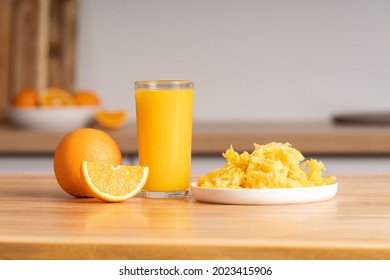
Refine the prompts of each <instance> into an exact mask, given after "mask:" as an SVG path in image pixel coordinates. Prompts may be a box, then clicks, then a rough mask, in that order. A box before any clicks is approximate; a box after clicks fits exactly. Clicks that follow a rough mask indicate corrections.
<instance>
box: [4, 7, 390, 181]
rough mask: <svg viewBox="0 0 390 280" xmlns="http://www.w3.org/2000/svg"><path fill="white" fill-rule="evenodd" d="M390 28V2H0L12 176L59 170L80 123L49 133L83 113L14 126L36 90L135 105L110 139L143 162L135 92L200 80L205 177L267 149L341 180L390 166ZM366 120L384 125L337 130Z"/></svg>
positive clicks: (198, 163)
mask: <svg viewBox="0 0 390 280" xmlns="http://www.w3.org/2000/svg"><path fill="white" fill-rule="evenodd" d="M389 28H390V1H388V0H371V1H369V0H316V1H309V0H296V1H290V0H274V1H271V0H257V1H255V0H240V1H238V0H234V1H233V0H225V1H222V0H210V1H206V0H185V1H184V0H165V1H158V0H111V1H108V0H0V172H52V156H53V154H54V151H55V148H56V146H57V144H58V142H59V141H60V139H61V138H62V137H63V136H64V134H65V133H66V132H67V129H68V127H67V129H62V130H60V129H59V131H50V129H48V128H49V127H50V128H54V130H56V129H58V128H61V126H60V125H59V122H60V121H61V120H64V121H67V122H68V124H70V125H74V124H75V121H74V120H75V118H77V116H76V114H75V113H73V112H71V113H68V115H67V117H57V118H54V117H53V116H49V117H48V116H46V115H45V116H44V121H51V124H50V125H49V124H48V123H47V122H46V123H45V125H44V126H43V128H44V129H41V130H34V129H31V127H30V129H24V128H25V127H24V128H22V129H20V127H16V126H13V125H12V122H7V121H9V120H8V119H10V117H12V116H13V115H12V113H13V111H12V110H11V109H12V106H11V101H12V100H13V98H14V97H15V95H17V94H18V93H19V92H20V91H21V90H23V89H25V88H33V89H35V90H37V91H41V90H42V89H45V88H47V87H55V88H59V89H64V90H66V91H68V92H69V93H74V92H75V91H78V90H87V91H91V92H94V93H96V94H97V95H98V96H99V98H100V101H101V104H102V105H103V107H104V108H105V109H107V110H109V109H113V110H116V109H121V110H125V111H127V113H128V115H127V118H128V119H127V121H128V123H129V124H130V126H125V127H123V128H120V129H117V130H108V132H109V133H110V134H111V135H112V136H113V137H114V138H115V139H116V140H117V141H118V143H119V146H120V147H121V149H122V152H123V154H124V158H125V164H137V142H136V134H135V125H134V122H135V98H134V89H133V84H134V81H136V80H145V79H191V80H194V82H195V104H194V128H195V129H194V137H193V139H194V145H193V162H192V167H193V170H192V173H193V174H201V173H205V172H208V171H210V170H211V169H214V168H217V167H220V166H221V164H223V162H224V159H223V158H221V153H222V152H223V151H225V150H226V149H227V148H228V147H229V146H230V145H231V144H233V145H235V147H237V149H238V150H241V151H242V150H251V149H252V148H253V146H252V144H253V142H258V143H260V142H261V141H281V142H291V143H292V144H293V146H295V147H297V148H298V149H300V150H301V151H302V152H303V153H304V155H305V156H314V157H316V158H319V159H321V160H323V161H324V162H325V163H326V165H327V169H328V171H329V172H330V173H340V172H342V173H345V172H346V173H348V172H354V173H361V172H371V173H373V172H375V173H377V172H390V157H389V156H388V155H389V154H390V144H388V143H390V141H387V139H390V135H389V130H388V124H389V123H390V109H389V108H390V32H389ZM56 94H57V95H58V94H59V92H58V91H56ZM78 110H79V109H78ZM19 111H20V112H23V113H25V112H26V110H19ZM79 111H81V109H80V110H79ZM34 112H36V113H40V110H39V109H38V110H34ZM365 112H369V113H383V115H384V117H385V118H384V123H385V126H381V127H380V128H378V127H377V126H376V124H374V125H372V126H354V127H349V126H337V125H334V124H333V123H332V119H333V117H334V116H335V115H339V114H354V113H365ZM32 119H33V118H32V117H30V116H27V117H26V118H25V119H24V120H25V121H27V122H29V121H32ZM54 119H55V120H56V121H54V122H53V120H54ZM215 122H219V125H218V126H215V125H214V126H212V125H210V126H208V124H212V123H215ZM290 122H291V123H292V125H289V123H290ZM199 123H202V124H205V126H198V125H197V124H199ZM232 123H238V124H236V125H235V126H231V124H232ZM263 123H265V125H263ZM307 123H310V125H307ZM39 124H40V125H41V123H39ZM386 125H387V126H386ZM40 128H42V125H41V127H40ZM262 144H264V143H262Z"/></svg>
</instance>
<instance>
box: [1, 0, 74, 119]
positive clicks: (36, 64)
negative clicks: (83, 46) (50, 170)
mask: <svg viewBox="0 0 390 280" xmlns="http://www.w3.org/2000/svg"><path fill="white" fill-rule="evenodd" d="M77 16H78V14H77V0H0V42H2V47H1V48H0V109H1V110H0V118H1V117H2V115H4V112H5V111H6V110H5V109H6V107H7V105H8V102H7V101H8V100H9V99H10V98H11V97H12V96H13V95H15V94H16V93H17V92H19V91H20V90H22V89H25V88H33V89H37V90H41V89H43V88H46V87H61V88H64V89H67V90H69V91H73V89H74V80H75V61H76V37H77V34H76V30H77Z"/></svg>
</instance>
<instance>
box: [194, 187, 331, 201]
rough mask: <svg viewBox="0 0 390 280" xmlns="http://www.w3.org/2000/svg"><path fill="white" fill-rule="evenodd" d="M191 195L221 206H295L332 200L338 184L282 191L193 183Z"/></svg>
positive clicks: (284, 189)
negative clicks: (296, 204) (222, 187)
mask: <svg viewBox="0 0 390 280" xmlns="http://www.w3.org/2000/svg"><path fill="white" fill-rule="evenodd" d="M190 189H191V194H192V196H193V197H194V198H195V199H196V200H199V201H202V202H208V203H219V204H295V203H308V202H317V201H323V200H328V199H331V198H332V197H334V196H335V195H336V192H337V183H334V184H332V185H326V186H321V187H305V188H283V189H282V188H280V189H213V188H201V187H198V184H197V183H196V182H193V183H191V187H190Z"/></svg>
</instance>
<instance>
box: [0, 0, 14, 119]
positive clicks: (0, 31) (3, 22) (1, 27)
mask: <svg viewBox="0 0 390 280" xmlns="http://www.w3.org/2000/svg"><path fill="white" fill-rule="evenodd" d="M11 14H12V0H0V42H1V47H0V121H1V120H3V119H4V118H5V116H6V113H7V111H6V110H7V105H8V102H9V100H8V97H9V96H8V90H9V88H8V87H9V78H10V77H9V68H10V51H11V49H10V44H11Z"/></svg>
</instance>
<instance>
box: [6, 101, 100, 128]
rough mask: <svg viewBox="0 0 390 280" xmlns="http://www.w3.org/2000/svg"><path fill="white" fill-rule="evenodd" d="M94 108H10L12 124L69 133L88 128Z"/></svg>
mask: <svg viewBox="0 0 390 280" xmlns="http://www.w3.org/2000/svg"><path fill="white" fill-rule="evenodd" d="M96 109H97V107H96V106H83V107H81V106H80V107H77V106H69V107H60V108H50V107H49V108H46V107H42V108H36V109H18V108H12V107H11V108H10V110H9V112H8V113H9V114H8V116H9V119H10V121H11V123H12V124H14V125H16V126H18V127H21V128H24V129H30V130H43V131H70V130H74V129H78V128H82V127H86V126H88V125H89V124H90V123H91V121H92V120H93V117H94V113H95V111H96Z"/></svg>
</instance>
